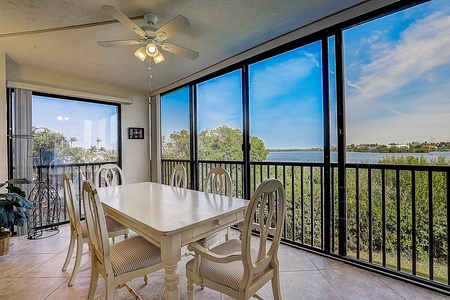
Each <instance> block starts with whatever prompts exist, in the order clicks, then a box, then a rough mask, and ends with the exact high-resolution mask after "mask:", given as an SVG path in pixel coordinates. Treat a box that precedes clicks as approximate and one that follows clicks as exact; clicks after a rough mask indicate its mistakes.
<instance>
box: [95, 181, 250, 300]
mask: <svg viewBox="0 0 450 300" xmlns="http://www.w3.org/2000/svg"><path fill="white" fill-rule="evenodd" d="M97 193H98V196H99V198H100V201H101V202H102V205H103V210H104V212H105V213H106V214H107V215H109V216H110V217H112V218H114V219H116V220H117V221H119V222H120V223H122V224H123V225H125V226H127V227H128V228H129V229H130V230H132V231H134V232H135V233H137V234H139V235H141V236H142V237H144V238H145V239H147V240H148V241H150V242H152V243H153V244H155V245H157V246H158V247H160V249H161V260H162V262H163V265H164V269H165V273H164V285H165V294H164V298H165V299H169V300H170V299H180V290H179V286H178V283H179V274H178V263H179V262H180V261H181V256H182V254H181V252H182V247H183V246H185V245H188V244H189V243H191V242H194V241H197V240H199V239H201V238H203V237H206V236H208V235H210V234H212V233H215V232H218V231H220V230H223V229H225V228H227V227H229V226H232V225H235V224H238V223H239V222H241V221H243V220H244V216H245V209H246V207H247V205H248V202H249V201H248V200H245V199H240V198H235V197H228V196H222V195H215V194H210V193H205V192H201V191H195V190H190V189H184V188H178V187H172V186H169V185H165V184H160V183H155V182H140V183H129V184H123V185H117V186H109V187H102V188H99V189H98V190H97Z"/></svg>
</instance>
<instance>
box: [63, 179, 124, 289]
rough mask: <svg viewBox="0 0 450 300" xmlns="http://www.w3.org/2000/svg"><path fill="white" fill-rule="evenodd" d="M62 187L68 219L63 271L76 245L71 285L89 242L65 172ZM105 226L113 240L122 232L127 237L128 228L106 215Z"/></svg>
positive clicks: (85, 227) (73, 191)
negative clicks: (67, 242) (85, 246)
mask: <svg viewBox="0 0 450 300" xmlns="http://www.w3.org/2000/svg"><path fill="white" fill-rule="evenodd" d="M63 187H64V198H65V201H66V204H67V210H68V211H69V221H70V244H69V249H68V250H67V256H66V260H65V262H64V265H63V268H62V270H63V271H65V270H67V267H68V265H69V262H70V260H71V259H72V255H73V250H74V248H75V245H76V246H77V250H76V254H75V264H74V266H73V270H72V275H71V276H70V280H69V286H71V285H72V284H73V281H74V280H75V276H76V275H77V273H78V271H79V269H80V263H81V258H82V256H83V245H84V244H87V243H89V234H88V230H87V226H86V222H85V220H80V210H79V208H78V203H77V198H76V194H75V189H74V187H73V183H72V180H70V176H69V174H67V173H64V174H63ZM106 227H107V230H108V236H109V237H110V238H112V239H113V242H114V237H116V236H120V235H122V234H123V235H125V238H127V237H128V228H126V227H125V226H123V225H122V224H120V223H119V222H117V221H115V220H114V219H111V218H110V217H106Z"/></svg>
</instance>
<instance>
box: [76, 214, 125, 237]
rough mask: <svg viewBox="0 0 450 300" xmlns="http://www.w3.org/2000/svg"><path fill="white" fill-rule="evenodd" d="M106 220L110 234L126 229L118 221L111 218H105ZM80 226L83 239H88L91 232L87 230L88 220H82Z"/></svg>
mask: <svg viewBox="0 0 450 300" xmlns="http://www.w3.org/2000/svg"><path fill="white" fill-rule="evenodd" d="M105 220H106V228H107V230H108V232H114V231H119V230H125V229H126V227H125V226H123V225H122V224H121V223H119V222H117V221H116V220H114V219H113V218H111V217H108V216H105ZM80 226H81V234H82V235H83V238H88V237H89V232H88V229H87V224H86V220H81V221H80Z"/></svg>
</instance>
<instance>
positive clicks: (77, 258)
mask: <svg viewBox="0 0 450 300" xmlns="http://www.w3.org/2000/svg"><path fill="white" fill-rule="evenodd" d="M82 257H83V242H82V241H81V239H77V252H76V254H75V264H74V265H73V270H72V275H70V280H69V286H72V284H73V281H74V280H75V276H77V273H78V270H79V269H80V264H81V258H82Z"/></svg>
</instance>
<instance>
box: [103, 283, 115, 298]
mask: <svg viewBox="0 0 450 300" xmlns="http://www.w3.org/2000/svg"><path fill="white" fill-rule="evenodd" d="M105 282H106V289H105V292H106V298H105V299H106V300H114V293H115V291H116V287H115V286H114V279H113V278H105Z"/></svg>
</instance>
